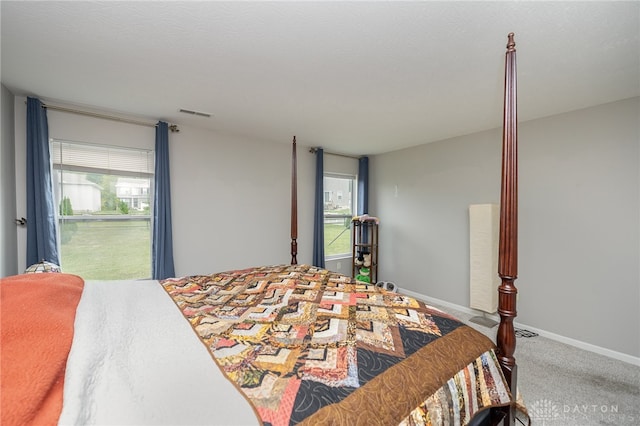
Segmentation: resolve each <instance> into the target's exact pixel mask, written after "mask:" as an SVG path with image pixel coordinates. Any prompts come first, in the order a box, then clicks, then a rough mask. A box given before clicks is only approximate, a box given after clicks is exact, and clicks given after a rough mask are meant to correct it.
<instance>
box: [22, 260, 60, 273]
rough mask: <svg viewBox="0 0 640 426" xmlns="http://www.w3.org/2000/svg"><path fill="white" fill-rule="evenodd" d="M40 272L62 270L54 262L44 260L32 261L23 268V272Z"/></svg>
mask: <svg viewBox="0 0 640 426" xmlns="http://www.w3.org/2000/svg"><path fill="white" fill-rule="evenodd" d="M41 272H62V270H61V269H60V267H59V266H58V265H56V264H55V263H51V262H47V261H46V260H42V261H40V262H38V263H34V264H33V265H31V266H29V267H28V268H27V269H25V270H24V273H25V274H39V273H41Z"/></svg>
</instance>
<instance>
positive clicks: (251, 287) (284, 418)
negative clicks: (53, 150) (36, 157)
mask: <svg viewBox="0 0 640 426" xmlns="http://www.w3.org/2000/svg"><path fill="white" fill-rule="evenodd" d="M516 145H517V118H516V77H515V43H514V41H513V34H509V37H508V44H507V53H506V67H505V108H504V133H503V163H502V189H501V191H502V193H501V218H500V249H499V275H500V277H501V279H502V284H501V285H500V288H499V310H498V312H499V314H500V318H501V321H500V325H499V327H498V333H497V342H496V343H495V344H494V343H493V342H491V341H490V340H489V339H488V338H487V337H485V336H484V335H482V334H481V333H479V332H477V331H475V330H474V329H472V328H471V327H469V326H467V325H465V324H464V323H462V322H461V321H459V320H457V319H456V318H454V317H452V316H451V315H449V314H447V313H446V312H443V311H441V310H439V309H436V308H434V307H431V306H428V305H426V304H425V303H424V302H422V301H419V300H416V299H414V298H411V297H408V296H405V295H403V294H402V293H392V292H387V291H385V290H384V289H381V288H379V287H376V286H375V285H368V284H366V283H362V282H358V281H356V280H355V279H353V278H351V277H349V276H345V275H341V274H337V273H334V272H331V271H328V270H325V269H320V268H316V267H314V266H311V265H298V262H297V183H296V182H297V176H296V141H295V137H294V140H293V151H292V184H291V185H292V187H291V192H292V197H291V200H292V201H291V262H290V264H286V265H267V266H256V267H250V268H246V269H242V270H233V271H224V272H216V273H213V274H210V275H194V276H185V277H176V278H170V279H167V280H162V281H154V280H137V281H113V282H99V281H88V282H85V281H84V280H83V279H82V278H80V277H77V276H74V275H70V274H64V273H42V274H22V275H18V276H13V277H8V278H5V279H3V280H2V284H1V290H2V407H1V408H2V424H7V425H13V424H16V425H17V424H38V425H40V424H62V425H66V424H74V425H84V424H136V425H141V424H211V425H258V424H263V425H273V426H276V425H289V424H306V425H317V424H322V425H325V424H326V425H329V424H335V425H372V424H381V425H392V424H402V425H420V424H425V425H428V424H480V423H482V424H497V423H499V422H502V423H504V424H514V423H515V421H516V418H517V417H518V416H519V415H520V412H521V411H522V410H523V408H522V405H520V404H518V403H517V401H516V398H515V395H516V393H517V383H516V378H517V367H516V362H515V358H514V350H515V330H514V327H513V319H514V317H515V316H516V294H517V290H516V288H515V286H514V281H515V279H516V277H517V155H516ZM523 418H526V415H523Z"/></svg>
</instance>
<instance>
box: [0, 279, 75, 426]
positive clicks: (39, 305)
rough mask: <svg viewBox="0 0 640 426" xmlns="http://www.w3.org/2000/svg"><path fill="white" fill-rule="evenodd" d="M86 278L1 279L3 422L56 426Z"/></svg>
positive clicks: (6, 424) (0, 415)
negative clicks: (74, 327) (77, 310)
mask: <svg viewBox="0 0 640 426" xmlns="http://www.w3.org/2000/svg"><path fill="white" fill-rule="evenodd" d="M83 288H84V281H83V280H82V278H80V277H78V276H75V275H69V274H60V273H40V274H24V275H16V276H13V277H8V278H3V279H1V280H0V292H1V295H2V296H1V297H2V299H1V308H0V309H1V313H0V317H1V330H2V340H0V344H1V346H0V348H1V349H0V353H1V364H0V374H1V379H2V380H1V389H0V392H1V393H0V395H1V398H2V405H1V411H0V423H1V424H2V425H3V426H12V425H55V424H57V422H58V418H59V417H60V412H61V410H62V390H63V383H64V373H65V368H66V364H67V357H68V355H69V350H70V349H71V341H72V340H73V323H74V320H75V316H76V308H77V306H78V302H79V301H80V296H81V295H82V290H83Z"/></svg>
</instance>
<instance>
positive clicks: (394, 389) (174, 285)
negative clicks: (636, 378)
mask: <svg viewBox="0 0 640 426" xmlns="http://www.w3.org/2000/svg"><path fill="white" fill-rule="evenodd" d="M161 284H162V285H163V286H164V288H165V289H166V290H167V292H168V293H169V295H170V296H171V297H172V298H173V300H174V301H175V303H176V304H177V306H178V307H179V308H180V310H181V311H182V313H183V314H184V316H185V317H186V318H187V319H188V320H189V322H190V323H191V325H192V327H193V329H194V330H195V331H196V333H197V334H198V336H199V337H200V339H201V340H202V342H203V343H204V344H205V345H206V347H207V348H208V349H209V351H210V353H211V354H212V356H213V358H214V360H215V361H216V362H217V364H218V365H219V366H220V368H221V369H222V371H223V372H224V373H225V374H226V376H227V377H228V378H229V380H231V381H232V382H233V383H235V384H236V386H237V387H238V388H239V389H240V390H241V391H242V392H243V393H244V395H245V396H246V397H247V399H248V400H249V401H250V402H251V403H252V405H253V407H254V409H255V411H256V412H257V413H258V415H259V417H260V418H261V420H262V422H263V424H265V425H274V426H275V425H289V424H298V423H304V424H308V425H318V424H350V425H355V424H361V425H371V424H385V425H393V424H443V423H452V424H465V423H467V422H468V421H469V420H470V419H471V417H472V415H473V414H474V413H475V412H477V411H479V410H480V409H482V408H484V407H488V406H491V405H502V404H508V403H509V401H510V395H509V392H508V390H507V388H506V386H505V384H504V379H503V377H502V374H501V372H500V368H499V367H498V366H497V362H496V361H495V355H494V354H493V344H492V342H491V341H490V340H489V339H488V338H487V337H485V336H484V335H482V334H480V333H478V332H476V331H475V330H473V329H471V328H470V327H467V326H466V325H464V324H463V323H461V322H460V321H458V320H456V319H455V318H453V317H451V316H450V315H448V314H445V313H444V312H441V311H439V310H437V309H434V308H431V307H429V306H427V305H425V304H424V303H422V302H420V301H418V300H416V299H413V298H410V297H407V296H404V295H400V294H396V293H389V292H385V291H383V290H381V289H379V288H377V287H376V286H372V285H364V284H361V283H357V282H355V281H354V280H353V279H352V278H350V277H347V276H344V275H340V274H336V273H333V272H330V271H327V270H323V269H318V268H315V267H312V266H308V265H296V266H290V265H284V266H270V267H259V268H252V269H246V270H241V271H229V272H223V273H217V274H213V275H201V276H191V277H184V278H179V279H171V280H165V281H162V282H161Z"/></svg>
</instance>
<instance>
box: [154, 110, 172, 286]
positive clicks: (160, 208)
mask: <svg viewBox="0 0 640 426" xmlns="http://www.w3.org/2000/svg"><path fill="white" fill-rule="evenodd" d="M154 179H155V197H154V200H153V249H152V250H153V251H152V274H153V279H155V280H163V279H165V278H170V277H174V276H175V270H174V267H173V233H172V232H171V188H170V179H169V125H168V124H167V123H165V122H164V121H159V122H158V125H157V126H156V162H155V176H154Z"/></svg>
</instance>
